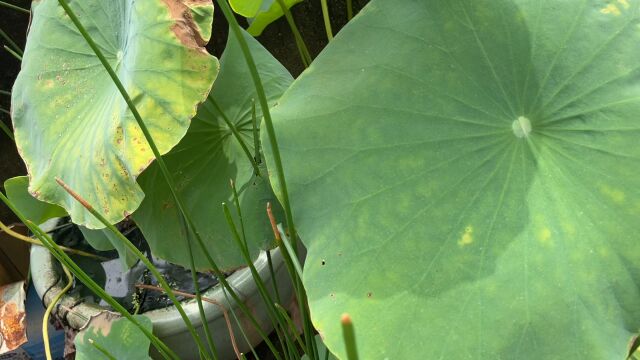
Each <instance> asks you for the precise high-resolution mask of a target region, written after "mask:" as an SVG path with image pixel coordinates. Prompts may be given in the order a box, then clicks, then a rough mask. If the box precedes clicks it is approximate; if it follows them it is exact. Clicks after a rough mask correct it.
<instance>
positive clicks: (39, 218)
mask: <svg viewBox="0 0 640 360" xmlns="http://www.w3.org/2000/svg"><path fill="white" fill-rule="evenodd" d="M28 187H29V178H28V177H26V176H17V177H14V178H11V179H7V180H6V181H5V182H4V189H5V191H6V193H7V197H8V198H9V200H11V202H12V203H13V205H15V206H16V207H17V208H18V210H20V212H21V213H22V214H24V216H26V217H27V219H29V220H31V221H33V222H34V223H36V224H42V223H44V222H45V221H47V220H49V219H53V218H57V217H63V216H67V212H66V211H65V210H64V209H63V208H61V207H60V206H58V205H54V204H49V203H46V202H42V201H40V200H38V199H36V198H34V197H33V196H32V195H31V194H29V191H28Z"/></svg>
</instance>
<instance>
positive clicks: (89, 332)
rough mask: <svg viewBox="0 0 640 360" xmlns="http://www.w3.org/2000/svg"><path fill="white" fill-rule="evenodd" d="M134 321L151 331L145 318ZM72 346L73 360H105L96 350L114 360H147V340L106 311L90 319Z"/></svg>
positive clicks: (139, 316) (133, 327)
mask: <svg viewBox="0 0 640 360" xmlns="http://www.w3.org/2000/svg"><path fill="white" fill-rule="evenodd" d="M134 317H135V318H136V319H137V320H138V322H140V323H141V324H142V325H143V326H144V327H145V329H147V330H149V331H151V329H152V328H153V324H152V323H151V320H149V318H148V317H146V316H143V315H134ZM92 342H94V343H95V344H97V346H96V345H94V344H92ZM74 344H75V345H76V359H77V360H85V359H86V360H96V359H107V360H108V359H109V358H108V357H107V356H106V355H105V354H104V353H103V352H102V351H100V349H104V350H106V351H108V353H109V355H110V356H112V357H113V358H115V359H150V357H149V346H150V344H151V343H150V341H149V338H147V337H146V336H145V335H144V333H143V332H142V331H140V329H139V328H138V327H137V326H136V325H135V324H133V323H132V322H131V321H129V320H128V319H126V318H122V317H120V315H118V314H115V313H112V312H109V311H104V312H101V313H100V314H98V315H96V316H94V317H92V318H91V320H90V321H89V322H88V323H87V325H86V326H85V328H84V329H82V330H81V331H80V332H79V333H78V335H76V338H75V340H74Z"/></svg>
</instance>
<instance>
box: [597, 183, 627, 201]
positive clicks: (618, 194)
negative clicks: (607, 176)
mask: <svg viewBox="0 0 640 360" xmlns="http://www.w3.org/2000/svg"><path fill="white" fill-rule="evenodd" d="M600 192H602V194H604V195H606V196H607V197H608V198H609V199H611V201H613V202H614V203H616V204H622V203H623V202H624V199H625V194H624V191H622V190H620V189H616V188H612V187H610V186H607V185H602V186H600Z"/></svg>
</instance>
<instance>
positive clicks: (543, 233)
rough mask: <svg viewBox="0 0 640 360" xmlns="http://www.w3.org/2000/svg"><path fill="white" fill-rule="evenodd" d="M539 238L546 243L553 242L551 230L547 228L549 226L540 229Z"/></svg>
mask: <svg viewBox="0 0 640 360" xmlns="http://www.w3.org/2000/svg"><path fill="white" fill-rule="evenodd" d="M538 240H539V241H540V242H541V243H542V244H544V245H548V244H550V243H551V230H549V228H547V227H545V228H542V230H540V231H539V232H538Z"/></svg>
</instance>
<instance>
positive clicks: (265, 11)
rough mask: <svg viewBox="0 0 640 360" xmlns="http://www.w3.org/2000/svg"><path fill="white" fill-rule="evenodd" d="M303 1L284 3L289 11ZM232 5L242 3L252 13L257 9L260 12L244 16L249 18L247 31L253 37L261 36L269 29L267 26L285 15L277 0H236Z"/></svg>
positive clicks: (290, 0) (288, 0) (287, 1)
mask: <svg viewBox="0 0 640 360" xmlns="http://www.w3.org/2000/svg"><path fill="white" fill-rule="evenodd" d="M302 1H303V0H284V1H283V2H284V4H285V6H286V7H287V9H290V8H291V7H292V6H293V5H295V4H297V3H300V2H302ZM231 3H238V4H240V3H242V5H243V6H244V7H247V8H249V9H250V10H252V11H253V9H255V8H256V7H257V9H258V10H257V11H255V12H254V13H253V14H252V15H244V16H246V17H248V18H249V19H248V21H249V27H248V28H247V31H248V32H249V34H251V35H253V36H259V35H260V34H262V31H263V30H264V29H265V28H266V27H267V25H269V24H271V23H272V22H274V21H276V20H278V19H279V18H280V17H282V16H283V15H284V12H283V11H282V7H281V6H280V4H278V2H277V1H276V0H260V1H256V0H235V1H232V2H231ZM238 6H239V5H238ZM250 6H251V7H250Z"/></svg>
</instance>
